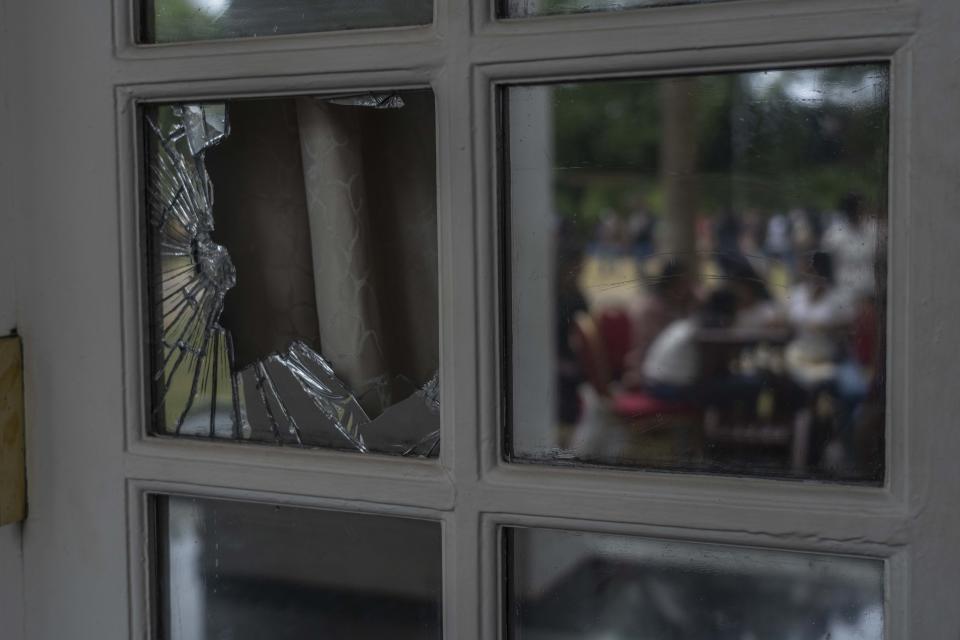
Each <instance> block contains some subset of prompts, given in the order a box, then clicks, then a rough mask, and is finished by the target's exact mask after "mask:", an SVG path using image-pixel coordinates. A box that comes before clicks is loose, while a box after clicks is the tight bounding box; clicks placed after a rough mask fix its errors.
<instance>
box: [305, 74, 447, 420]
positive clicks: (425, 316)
mask: <svg viewBox="0 0 960 640" xmlns="http://www.w3.org/2000/svg"><path fill="white" fill-rule="evenodd" d="M405 98H406V96H405ZM406 99H407V106H405V107H403V108H401V109H373V108H368V107H358V106H344V105H337V104H331V103H328V102H325V101H323V100H321V99H316V98H298V99H297V115H298V118H299V124H300V148H301V153H302V162H303V171H304V182H305V188H306V204H307V213H308V218H309V224H310V234H311V238H312V243H311V244H312V251H313V265H314V287H315V291H316V306H317V318H318V325H319V332H320V336H321V341H322V348H323V355H324V357H326V358H327V359H328V360H329V361H330V362H331V364H332V365H333V368H334V370H335V371H336V372H337V374H338V375H339V376H340V377H341V379H343V380H344V381H345V382H346V383H347V384H348V385H349V386H350V388H352V389H354V390H364V389H368V388H369V387H370V385H371V383H372V382H373V381H374V380H376V379H378V378H380V379H384V380H387V381H390V382H391V383H393V382H395V381H396V379H397V378H400V379H408V380H409V381H410V382H411V383H413V384H415V385H422V384H423V383H425V382H426V381H427V380H428V379H429V378H430V376H431V375H432V374H433V373H434V371H436V369H437V366H438V350H439V349H438V341H439V333H438V329H439V327H438V313H439V310H438V304H437V219H436V195H435V193H436V178H435V175H436V165H435V161H434V146H435V143H434V132H433V127H434V122H433V120H434V119H433V105H432V97H431V96H430V95H429V93H427V94H426V95H424V96H423V97H422V98H418V97H417V96H414V97H413V98H406ZM385 390H386V391H387V392H388V395H389V394H393V393H395V392H396V391H397V386H396V385H393V384H391V385H389V386H387V387H385ZM399 399H400V398H399V397H395V396H394V397H387V398H384V399H383V400H384V403H385V404H389V403H391V402H396V401H397V400H399ZM362 403H363V404H364V406H365V408H369V409H372V410H373V411H372V412H373V413H374V414H375V413H377V412H378V411H377V410H376V405H378V404H379V401H378V399H376V398H372V397H364V398H363V399H362Z"/></svg>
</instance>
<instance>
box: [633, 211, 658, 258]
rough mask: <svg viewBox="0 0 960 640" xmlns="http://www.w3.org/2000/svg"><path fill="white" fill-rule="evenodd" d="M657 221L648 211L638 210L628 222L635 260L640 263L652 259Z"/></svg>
mask: <svg viewBox="0 0 960 640" xmlns="http://www.w3.org/2000/svg"><path fill="white" fill-rule="evenodd" d="M656 223H657V221H656V219H655V218H654V217H653V216H651V215H650V213H649V212H648V211H647V210H646V209H637V210H635V211H634V212H633V213H632V214H631V215H630V218H629V219H628V220H627V235H628V237H629V241H630V248H631V250H632V252H633V257H634V259H635V260H636V261H637V262H638V263H639V262H642V261H643V260H646V259H647V258H649V257H650V254H652V253H653V249H654V239H655V237H656Z"/></svg>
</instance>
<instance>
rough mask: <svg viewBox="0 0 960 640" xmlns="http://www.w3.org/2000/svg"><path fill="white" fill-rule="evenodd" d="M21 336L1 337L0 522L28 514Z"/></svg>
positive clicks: (22, 517)
mask: <svg viewBox="0 0 960 640" xmlns="http://www.w3.org/2000/svg"><path fill="white" fill-rule="evenodd" d="M26 483H27V476H26V467H25V460H24V448H23V360H22V357H21V351H20V338H17V337H15V336H11V337H6V338H0V526H2V525H5V524H10V523H11V522H19V521H21V520H23V519H24V518H25V517H26V515H27V492H26V489H27V485H26Z"/></svg>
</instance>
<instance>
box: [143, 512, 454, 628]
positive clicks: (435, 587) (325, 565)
mask: <svg viewBox="0 0 960 640" xmlns="http://www.w3.org/2000/svg"><path fill="white" fill-rule="evenodd" d="M155 507H156V522H157V529H156V530H157V549H158V559H157V565H158V566H157V567H156V569H157V571H156V573H157V575H158V578H159V581H160V584H159V589H158V593H159V597H160V603H159V604H160V607H159V619H158V621H157V622H158V624H159V626H160V631H161V633H160V637H161V638H164V640H206V639H210V640H214V639H219V638H230V639H231V640H262V639H263V638H270V639H271V640H303V639H304V638H356V639H357V640H380V639H381V638H397V639H398V640H422V639H426V638H437V639H439V638H441V637H442V632H441V624H440V620H441V597H442V596H441V593H442V576H441V565H440V558H441V532H440V524H439V523H438V522H428V521H423V520H412V519H408V518H393V517H386V516H374V515H362V514H356V513H344V512H337V511H318V510H314V509H298V508H290V507H279V506H271V505H264V504H251V503H243V502H230V501H225V500H204V499H197V498H186V497H176V496H171V497H166V496H160V497H157V498H155Z"/></svg>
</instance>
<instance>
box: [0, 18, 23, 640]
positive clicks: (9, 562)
mask: <svg viewBox="0 0 960 640" xmlns="http://www.w3.org/2000/svg"><path fill="white" fill-rule="evenodd" d="M8 7H9V2H8V1H7V0H0V141H6V140H9V139H10V136H11V134H12V131H11V123H12V117H11V116H12V115H13V114H12V109H13V102H12V97H11V94H12V93H13V91H12V90H11V89H12V87H13V81H14V77H13V72H14V67H13V65H12V64H11V63H12V62H13V61H14V58H15V56H13V55H8V51H7V49H8V48H9V47H11V46H12V45H11V44H10V37H9V36H10V35H11V34H10V27H9V25H10V21H9V20H8V19H7V18H8V15H9V13H8ZM11 146H12V145H8V144H4V143H3V142H0V335H6V334H8V333H10V330H11V329H13V328H14V327H15V326H16V297H15V295H14V274H15V265H14V262H15V261H14V257H13V252H14V246H15V245H14V242H15V238H16V231H15V224H14V223H15V218H14V215H13V209H14V202H13V201H12V197H11V195H10V194H11V193H12V192H13V190H12V189H10V188H7V187H8V186H9V184H10V182H11V181H12V176H13V167H12V164H11V163H12V161H13V155H12V153H11V152H10V148H11ZM21 542H22V537H21V527H20V525H17V524H12V525H7V526H5V527H0V637H2V638H3V639H4V640H23V638H24V635H23V554H22V545H21Z"/></svg>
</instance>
